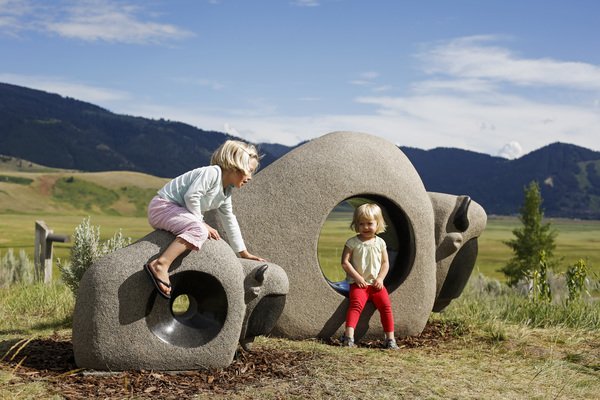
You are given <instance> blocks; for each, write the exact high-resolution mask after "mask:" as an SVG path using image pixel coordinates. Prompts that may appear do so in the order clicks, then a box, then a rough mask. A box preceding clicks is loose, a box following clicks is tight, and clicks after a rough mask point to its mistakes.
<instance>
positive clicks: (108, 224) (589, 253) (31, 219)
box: [0, 211, 600, 282]
mask: <svg viewBox="0 0 600 400" xmlns="http://www.w3.org/2000/svg"><path fill="white" fill-rule="evenodd" d="M84 218H87V215H23V214H3V215H1V216H0V255H2V254H6V251H7V250H8V249H9V248H13V249H14V250H15V252H16V253H18V251H19V250H20V249H24V250H25V251H26V253H27V254H28V255H29V257H30V259H31V260H33V247H34V238H35V229H34V227H35V221H36V220H42V221H44V222H45V223H46V225H48V226H49V227H50V228H51V229H53V230H54V232H55V233H60V234H67V235H72V234H73V232H74V230H75V227H76V226H77V225H79V224H80V223H81V221H82V220H83V219H84ZM350 220H351V213H349V212H348V211H333V212H332V213H331V215H330V216H329V218H328V219H327V221H326V222H325V224H324V226H323V230H322V231H321V235H320V237H319V262H320V263H321V268H322V269H323V273H324V275H325V276H326V277H327V278H328V279H329V280H330V281H332V282H336V281H340V280H343V279H344V278H345V273H344V271H343V270H342V267H341V255H342V250H343V247H344V243H346V240H348V238H349V237H351V236H352V235H354V234H355V233H354V232H352V231H351V230H350V228H349V225H350ZM90 223H91V225H93V226H100V233H101V239H102V240H106V239H109V238H111V237H112V236H113V235H114V233H115V232H117V231H118V230H119V229H122V230H123V236H124V237H125V238H127V237H130V238H131V239H132V241H135V240H137V239H140V238H142V237H144V236H145V235H147V234H148V233H150V232H151V231H152V228H151V227H150V225H148V220H147V219H146V218H145V217H120V216H106V215H102V216H101V215H92V217H91V220H90ZM519 225H520V222H519V220H518V219H517V218H515V217H490V218H489V219H488V224H487V227H486V229H485V231H484V232H483V234H482V235H481V237H480V238H479V255H478V258H477V263H476V265H475V272H481V273H483V274H484V275H486V276H488V277H490V278H496V279H499V280H501V281H503V280H504V276H503V274H502V273H500V272H498V270H499V269H500V268H501V267H502V266H504V264H505V263H506V262H507V260H508V259H509V258H510V257H511V255H512V254H511V251H510V249H509V248H508V247H507V246H506V245H504V244H503V243H502V241H504V240H508V239H510V238H511V237H512V230H513V229H514V228H516V227H518V226H519ZM552 225H553V227H554V228H555V229H556V230H557V231H558V237H557V239H556V245H557V249H556V255H557V256H560V257H564V259H563V261H562V264H561V270H563V271H565V270H566V269H567V267H568V266H569V265H571V264H574V263H575V262H576V261H577V260H578V259H580V258H581V259H583V260H584V261H586V263H587V265H588V267H589V269H590V271H594V272H596V273H599V274H600V221H575V220H566V219H559V220H554V221H553V224H552ZM70 245H71V244H70V243H55V244H54V256H55V257H60V258H63V259H64V258H66V257H68V255H69V247H70ZM54 265H56V262H54ZM56 274H57V271H56V269H55V276H58V275H56Z"/></svg>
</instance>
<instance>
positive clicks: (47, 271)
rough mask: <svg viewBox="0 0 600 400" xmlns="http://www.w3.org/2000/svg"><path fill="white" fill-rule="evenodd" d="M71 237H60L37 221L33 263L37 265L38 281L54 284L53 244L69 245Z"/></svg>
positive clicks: (36, 275) (42, 222) (36, 274)
mask: <svg viewBox="0 0 600 400" xmlns="http://www.w3.org/2000/svg"><path fill="white" fill-rule="evenodd" d="M70 241H71V238H70V237H69V235H59V234H56V233H54V231H53V230H52V229H50V228H48V226H47V225H46V224H45V223H44V221H35V247H34V256H33V261H34V264H35V278H36V280H42V279H43V280H44V283H50V282H52V252H53V251H52V250H53V248H52V247H53V246H52V242H62V243H69V242H70Z"/></svg>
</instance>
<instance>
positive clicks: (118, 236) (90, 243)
mask: <svg viewBox="0 0 600 400" xmlns="http://www.w3.org/2000/svg"><path fill="white" fill-rule="evenodd" d="M130 243H131V238H126V239H125V238H123V233H122V230H121V229H119V231H118V232H116V233H115V234H114V236H113V237H112V238H111V239H109V240H107V241H105V242H101V241H100V226H95V227H94V226H91V225H90V217H87V219H86V218H84V219H83V221H82V222H81V224H79V225H78V226H77V227H76V228H75V234H74V235H73V245H72V246H71V249H70V251H69V259H68V261H67V262H64V263H63V261H62V260H61V259H60V258H59V259H58V261H57V264H58V268H59V269H60V272H61V274H62V280H63V282H64V283H65V284H66V285H67V286H68V287H69V288H70V289H71V291H72V292H73V294H74V295H77V289H78V288H79V282H80V281H81V278H83V274H84V273H85V271H87V269H88V268H89V267H90V266H91V265H92V264H93V263H94V262H96V260H98V259H100V258H102V257H104V256H105V255H107V254H109V253H112V252H113V251H115V250H118V249H120V248H122V247H125V246H127V245H129V244H130Z"/></svg>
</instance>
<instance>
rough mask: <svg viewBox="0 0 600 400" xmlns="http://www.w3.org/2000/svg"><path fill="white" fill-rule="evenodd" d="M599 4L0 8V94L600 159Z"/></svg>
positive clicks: (123, 1) (142, 2) (53, 4)
mask: <svg viewBox="0 0 600 400" xmlns="http://www.w3.org/2000/svg"><path fill="white" fill-rule="evenodd" d="M599 34H600V1H596V0H570V1H564V0H543V1H541V0H431V1H425V0H421V1H417V0H414V1H405V0H0V82H4V83H10V84H15V85H19V86H25V87H28V88H33V89H40V90H44V91H47V92H51V93H57V94H60V95H62V96H65V97H71V98H75V99H78V100H82V101H86V102H89V103H92V104H95V105H98V106H101V107H103V108H105V109H107V110H109V111H111V112H114V113H117V114H126V115H133V116H141V117H146V118H153V119H160V118H163V119H165V120H171V121H178V122H184V123H187V124H190V125H193V126H195V127H197V128H200V129H203V130H214V131H219V132H225V133H229V134H232V135H235V136H238V137H240V138H242V139H244V140H247V141H251V142H254V143H260V142H267V143H280V144H284V145H288V146H291V145H295V144H297V143H299V142H301V141H304V140H309V139H313V138H316V137H319V136H322V135H324V134H326V133H329V132H333V131H356V132H364V133H369V134H372V135H376V136H379V137H382V138H384V139H386V140H388V141H390V142H392V143H394V144H396V145H399V146H410V147H416V148H420V149H425V150H428V149H432V148H436V147H455V148H461V149H465V150H471V151H475V152H479V153H485V154H490V155H493V156H502V157H506V158H510V159H513V158H518V157H520V156H521V155H524V154H527V153H529V152H531V151H534V150H537V149H539V148H541V147H544V146H546V145H548V144H551V143H554V142H563V143H570V144H575V145H578V146H583V147H586V148H589V149H592V150H596V151H600V139H599V138H598V134H599V132H600V45H599V43H600V42H599V37H600V35H599Z"/></svg>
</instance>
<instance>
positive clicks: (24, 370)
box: [0, 322, 462, 400]
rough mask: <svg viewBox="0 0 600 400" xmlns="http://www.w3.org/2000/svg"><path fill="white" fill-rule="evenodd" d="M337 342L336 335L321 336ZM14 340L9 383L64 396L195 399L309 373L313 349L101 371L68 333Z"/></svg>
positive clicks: (425, 341)
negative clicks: (80, 364)
mask: <svg viewBox="0 0 600 400" xmlns="http://www.w3.org/2000/svg"><path fill="white" fill-rule="evenodd" d="M461 332H462V328H461V327H459V326H453V325H449V324H441V323H439V322H430V323H428V324H427V326H426V327H425V329H424V331H423V332H422V333H421V334H419V335H415V336H409V337H405V338H400V339H398V346H400V348H401V349H403V348H415V347H423V346H427V347H435V346H437V344H438V343H440V342H441V341H447V340H451V339H452V338H456V337H457V336H458V335H460V333H461ZM319 341H320V342H322V343H325V344H327V345H331V346H339V345H340V343H339V341H338V340H334V339H330V340H319ZM382 346H383V341H363V342H360V343H358V347H369V348H378V347H382ZM20 347H21V345H18V346H15V347H14V348H13V349H11V350H10V351H9V352H7V353H6V354H5V355H4V357H3V360H2V361H1V362H0V369H3V370H10V371H12V374H13V377H12V379H11V381H10V382H9V383H8V384H9V385H19V384H22V383H24V382H33V381H45V382H47V383H48V384H50V385H51V389H50V392H51V393H57V394H60V395H61V396H63V397H65V398H66V399H70V400H71V399H72V400H76V399H91V398H103V399H110V398H124V397H130V398H131V397H135V398H156V397H159V396H160V397H161V398H165V399H191V398H193V396H195V395H198V394H207V395H209V394H219V395H227V393H235V392H237V391H238V390H240V389H241V388H243V387H244V386H247V385H260V382H261V381H262V380H267V379H275V380H278V381H281V382H282V383H285V381H291V380H295V379H297V378H298V377H302V376H308V375H310V363H311V361H313V360H314V358H315V357H318V355H315V354H314V353H313V352H308V351H284V350H280V349H276V348H271V347H268V348H262V346H255V348H254V349H253V350H252V351H251V352H246V351H243V350H242V349H241V348H240V349H239V350H238V352H237V355H236V358H235V360H234V361H233V363H232V364H231V365H229V366H228V367H227V368H213V369H208V370H200V371H189V372H180V373H169V372H162V371H147V370H140V371H123V372H119V373H111V374H108V373H101V372H95V371H88V370H85V371H84V370H78V369H77V366H76V365H75V359H74V357H73V345H72V342H71V340H70V338H60V337H58V336H57V335H55V336H52V337H50V338H47V339H35V340H32V341H30V342H29V343H27V344H26V345H25V347H23V348H22V349H20V350H19V348H20Z"/></svg>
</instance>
